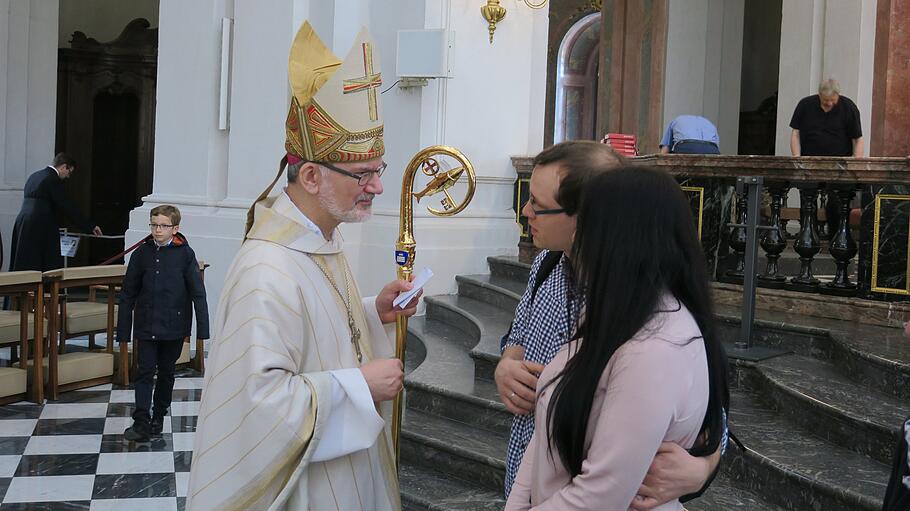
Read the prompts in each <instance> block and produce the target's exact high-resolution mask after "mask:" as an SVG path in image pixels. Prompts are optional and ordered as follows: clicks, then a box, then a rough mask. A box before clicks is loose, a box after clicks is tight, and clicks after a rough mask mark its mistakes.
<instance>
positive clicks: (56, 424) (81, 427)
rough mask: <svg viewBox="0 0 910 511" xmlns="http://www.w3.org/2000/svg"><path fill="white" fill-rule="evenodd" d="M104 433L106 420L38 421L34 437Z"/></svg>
mask: <svg viewBox="0 0 910 511" xmlns="http://www.w3.org/2000/svg"><path fill="white" fill-rule="evenodd" d="M102 433H104V419H103V418H93V419H38V424H37V425H36V426H35V431H34V432H33V433H32V435H34V436H46V435H100V434H102Z"/></svg>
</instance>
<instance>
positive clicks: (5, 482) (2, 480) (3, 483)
mask: <svg viewBox="0 0 910 511" xmlns="http://www.w3.org/2000/svg"><path fill="white" fill-rule="evenodd" d="M11 482H13V478H12V477H0V502H3V497H5V496H6V490H7V489H8V488H9V484H10V483H11Z"/></svg>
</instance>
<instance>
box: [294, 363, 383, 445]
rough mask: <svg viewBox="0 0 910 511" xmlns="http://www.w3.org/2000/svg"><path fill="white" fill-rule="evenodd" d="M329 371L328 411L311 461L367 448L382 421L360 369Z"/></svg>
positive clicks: (374, 438) (374, 440) (372, 441)
mask: <svg viewBox="0 0 910 511" xmlns="http://www.w3.org/2000/svg"><path fill="white" fill-rule="evenodd" d="M329 372H330V373H331V374H332V412H331V414H330V415H329V417H328V419H327V422H326V427H325V429H324V431H325V432H326V433H325V434H324V435H323V437H322V438H321V439H320V441H319V443H318V444H317V445H316V451H315V452H314V453H313V458H312V461H327V460H331V459H335V458H340V457H342V456H346V455H348V454H351V453H353V452H357V451H360V450H363V449H369V448H370V447H372V446H373V444H375V443H376V438H377V437H378V436H379V432H380V431H382V427H383V425H385V421H383V420H382V417H380V416H379V413H378V412H377V411H376V405H375V404H374V403H373V396H372V395H371V394H370V387H369V386H368V385H367V381H366V380H365V379H364V377H363V373H362V372H361V371H360V369H358V368H356V367H355V368H351V369H338V370H335V371H329Z"/></svg>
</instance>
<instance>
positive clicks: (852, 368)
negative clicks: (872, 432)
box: [715, 305, 910, 400]
mask: <svg viewBox="0 0 910 511" xmlns="http://www.w3.org/2000/svg"><path fill="white" fill-rule="evenodd" d="M715 312H716V314H717V318H718V330H719V333H720V335H721V337H722V338H723V339H725V340H728V341H731V342H732V340H734V339H735V338H736V337H737V336H738V335H739V328H740V325H741V319H740V318H741V311H740V309H739V308H737V307H731V306H729V305H718V306H716V308H715ZM754 332H755V335H754V339H755V342H756V344H759V345H763V346H770V347H779V348H785V349H787V350H790V351H794V352H796V353H798V354H800V355H808V356H814V357H817V358H825V359H830V360H831V361H832V362H833V363H834V365H835V366H836V367H837V368H838V370H839V371H840V372H841V373H842V374H844V375H846V376H847V377H849V378H850V379H852V380H854V381H856V382H858V383H861V384H863V385H866V386H869V387H872V388H874V389H876V390H878V391H880V392H883V393H885V394H889V395H891V396H894V397H897V398H900V399H905V400H910V340H908V339H907V338H906V337H905V336H904V335H903V331H902V330H901V329H899V328H893V327H883V326H876V325H863V324H859V323H856V322H852V321H838V320H833V319H824V318H816V317H812V316H807V315H803V314H798V313H784V312H775V311H767V310H758V311H756V320H755V329H754Z"/></svg>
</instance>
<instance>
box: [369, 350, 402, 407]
mask: <svg viewBox="0 0 910 511" xmlns="http://www.w3.org/2000/svg"><path fill="white" fill-rule="evenodd" d="M360 372H361V373H363V379H364V380H366V382H367V387H369V388H370V394H371V395H372V396H373V401H375V402H377V403H379V402H382V401H389V400H390V399H395V396H397V395H398V393H399V392H400V391H401V387H402V385H404V366H403V365H402V363H401V360H398V359H397V358H380V359H376V360H371V361H369V362H367V363H366V364H363V365H362V366H360Z"/></svg>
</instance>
